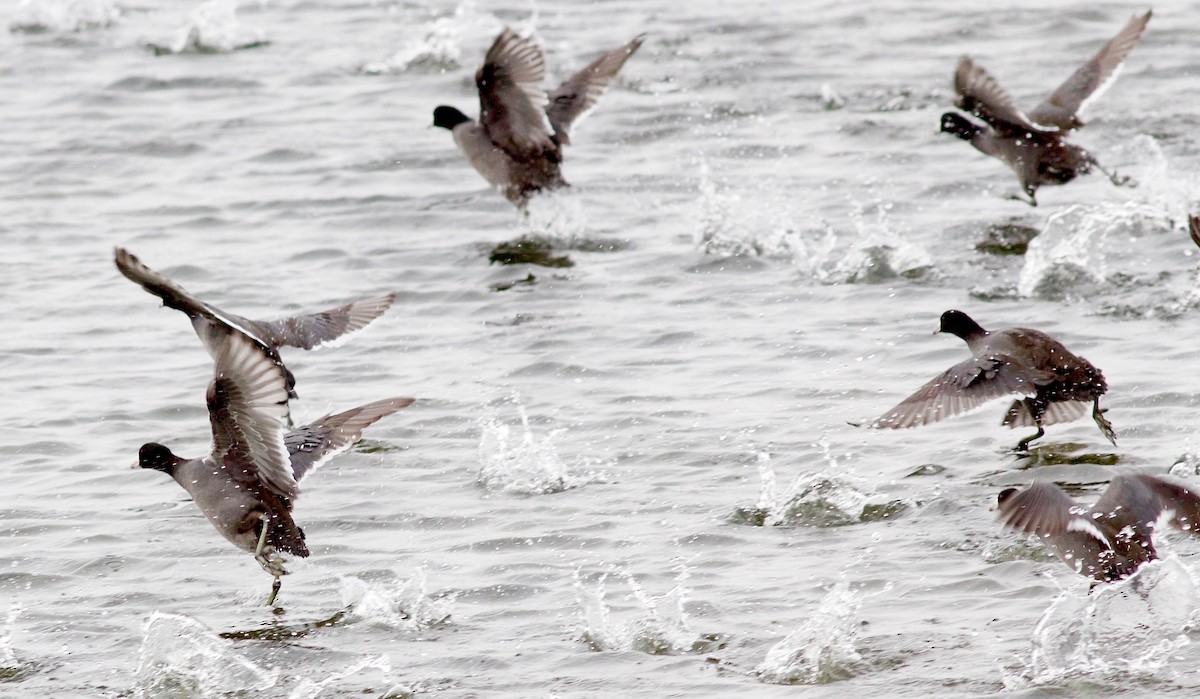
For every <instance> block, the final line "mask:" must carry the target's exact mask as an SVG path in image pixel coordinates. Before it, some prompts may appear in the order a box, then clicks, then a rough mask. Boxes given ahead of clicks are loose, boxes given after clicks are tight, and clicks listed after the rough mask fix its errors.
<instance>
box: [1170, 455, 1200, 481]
mask: <svg viewBox="0 0 1200 699" xmlns="http://www.w3.org/2000/svg"><path fill="white" fill-rule="evenodd" d="M1167 473H1169V474H1171V475H1172V476H1180V477H1182V478H1190V477H1193V476H1200V451H1194V450H1189V451H1186V452H1184V453H1182V454H1180V455H1179V456H1177V457H1176V458H1175V463H1173V464H1171V468H1170V469H1169V470H1168V471H1167Z"/></svg>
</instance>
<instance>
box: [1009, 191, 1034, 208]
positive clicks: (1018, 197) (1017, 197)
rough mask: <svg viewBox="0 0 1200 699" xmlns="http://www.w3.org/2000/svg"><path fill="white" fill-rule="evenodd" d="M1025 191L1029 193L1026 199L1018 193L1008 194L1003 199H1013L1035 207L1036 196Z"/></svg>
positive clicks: (1027, 192)
mask: <svg viewBox="0 0 1200 699" xmlns="http://www.w3.org/2000/svg"><path fill="white" fill-rule="evenodd" d="M1025 193H1026V194H1028V195H1029V198H1028V199H1026V198H1025V197H1023V196H1021V195H1020V194H1009V195H1008V196H1007V197H1005V199H1012V200H1013V201H1019V202H1021V203H1022V204H1028V205H1030V206H1034V207H1036V206H1037V198H1036V197H1035V196H1034V195H1033V192H1030V191H1026V192H1025Z"/></svg>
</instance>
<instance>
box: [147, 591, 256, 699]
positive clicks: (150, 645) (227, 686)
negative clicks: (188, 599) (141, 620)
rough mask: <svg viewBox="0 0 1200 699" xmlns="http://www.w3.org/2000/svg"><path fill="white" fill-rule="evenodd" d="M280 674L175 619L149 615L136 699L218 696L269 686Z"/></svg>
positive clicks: (195, 626)
mask: <svg viewBox="0 0 1200 699" xmlns="http://www.w3.org/2000/svg"><path fill="white" fill-rule="evenodd" d="M278 677H279V671H278V670H275V669H272V670H265V669H263V668H260V667H259V666H257V665H255V664H254V663H253V662H251V661H250V660H248V659H246V658H245V657H244V656H242V655H240V654H238V653H237V652H235V651H234V646H233V643H232V642H230V641H227V640H225V639H223V638H221V637H220V636H218V635H217V634H216V633H214V632H213V631H211V630H210V629H208V628H207V627H205V626H204V625H203V624H201V623H200V622H198V621H196V620H195V619H192V618H190V617H186V616H183V615H180V614H165V613H163V612H154V613H153V614H151V615H150V619H149V621H147V622H146V628H145V631H144V632H143V635H142V645H141V648H140V649H139V650H138V666H137V671H136V673H135V676H134V696H135V697H139V698H141V697H158V696H180V695H184V696H203V697H208V696H218V695H225V694H231V693H234V692H249V691H263V690H265V689H268V688H271V687H274V686H275V684H276V681H277V680H278Z"/></svg>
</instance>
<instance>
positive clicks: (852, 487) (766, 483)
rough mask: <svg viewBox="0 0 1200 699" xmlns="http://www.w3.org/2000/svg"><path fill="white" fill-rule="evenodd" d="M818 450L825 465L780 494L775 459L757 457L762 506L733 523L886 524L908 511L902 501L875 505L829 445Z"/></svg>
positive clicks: (744, 512)
mask: <svg viewBox="0 0 1200 699" xmlns="http://www.w3.org/2000/svg"><path fill="white" fill-rule="evenodd" d="M816 446H819V447H820V448H821V452H822V457H823V459H824V466H822V467H817V468H813V469H811V470H808V471H805V472H803V473H801V474H800V475H799V476H797V477H796V479H795V480H794V481H793V482H792V484H791V485H790V486H789V487H788V489H787V490H786V491H785V492H784V493H783V494H782V495H780V494H779V492H778V478H777V476H776V474H775V470H774V469H773V468H772V467H771V455H770V454H769V453H767V452H765V451H763V452H758V453H757V454H756V461H757V464H756V465H757V467H758V475H759V478H760V480H761V482H762V485H761V488H760V490H759V494H758V502H757V503H756V504H755V506H754V508H753V509H745V508H740V509H738V510H737V511H736V512H735V518H736V519H737V520H738V521H740V522H741V523H750V524H755V525H759V526H768V527H781V526H788V527H795V526H802V527H836V526H842V525H846V524H853V523H855V522H861V521H865V520H867V519H884V518H887V517H890V516H892V515H893V514H895V513H897V512H899V511H902V510H903V509H905V507H907V503H904V502H901V501H893V502H881V503H876V504H872V500H873V499H874V498H875V496H876V493H875V490H874V489H873V488H872V487H871V486H870V484H869V483H868V482H867V481H866V480H865V479H863V478H860V477H858V476H857V475H855V474H854V472H853V471H852V470H851V469H849V468H848V467H847V466H845V465H842V464H839V462H838V459H837V457H835V456H834V455H833V452H832V449H831V447H830V444H829V442H828V441H827V440H825V439H824V438H822V439H821V440H820V441H819V442H817V445H816Z"/></svg>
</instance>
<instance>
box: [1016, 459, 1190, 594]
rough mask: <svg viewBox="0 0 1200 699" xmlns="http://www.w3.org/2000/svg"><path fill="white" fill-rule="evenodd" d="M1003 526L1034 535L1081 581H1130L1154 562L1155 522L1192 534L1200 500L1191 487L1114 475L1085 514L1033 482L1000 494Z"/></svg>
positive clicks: (1058, 493) (1050, 485)
mask: <svg viewBox="0 0 1200 699" xmlns="http://www.w3.org/2000/svg"><path fill="white" fill-rule="evenodd" d="M995 509H996V510H998V511H999V517H1000V521H1001V522H1003V523H1004V526H1006V527H1008V528H1010V529H1016V530H1017V531H1022V532H1025V533H1026V534H1034V535H1036V536H1038V537H1040V538H1041V539H1042V541H1043V542H1045V544H1046V547H1047V548H1049V549H1050V550H1051V551H1052V552H1053V553H1054V555H1056V556H1058V557H1059V558H1060V559H1061V560H1062V561H1063V562H1064V563H1066V564H1067V565H1068V566H1070V567H1071V568H1073V569H1074V570H1075V572H1077V573H1079V574H1080V575H1085V576H1087V577H1089V578H1095V579H1096V580H1100V581H1109V580H1119V579H1121V578H1124V577H1126V576H1128V575H1131V574H1132V573H1133V572H1134V571H1135V570H1137V569H1138V567H1139V566H1141V565H1142V564H1143V563H1145V562H1147V561H1152V560H1154V559H1156V558H1158V554H1157V552H1155V550H1154V541H1153V537H1152V534H1153V533H1154V528H1155V525H1156V524H1157V523H1158V522H1159V520H1160V519H1165V520H1166V521H1168V522H1169V523H1170V524H1171V525H1172V526H1174V527H1176V528H1177V529H1182V530H1184V531H1191V532H1193V533H1195V532H1196V531H1197V526H1200V495H1197V493H1196V491H1195V490H1193V489H1192V488H1191V487H1190V486H1186V485H1180V484H1178V483H1175V482H1172V481H1169V480H1166V479H1164V478H1159V477H1157V476H1150V475H1144V474H1126V473H1122V474H1118V475H1117V476H1115V477H1114V478H1113V479H1112V481H1111V482H1110V483H1109V484H1108V489H1107V490H1105V491H1104V495H1102V496H1100V500H1098V501H1097V502H1096V504H1095V505H1093V506H1092V507H1090V508H1085V507H1083V506H1081V505H1079V504H1078V503H1076V502H1075V501H1074V500H1072V499H1071V498H1070V497H1068V496H1067V494H1066V493H1064V492H1063V491H1062V490H1061V489H1060V488H1059V487H1058V486H1056V485H1054V484H1053V483H1048V482H1046V481H1034V483H1033V485H1032V486H1030V487H1028V488H1026V489H1025V490H1018V489H1017V488H1008V489H1006V490H1004V491H1002V492H1001V493H1000V496H999V497H998V498H997V502H996V506H995Z"/></svg>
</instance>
